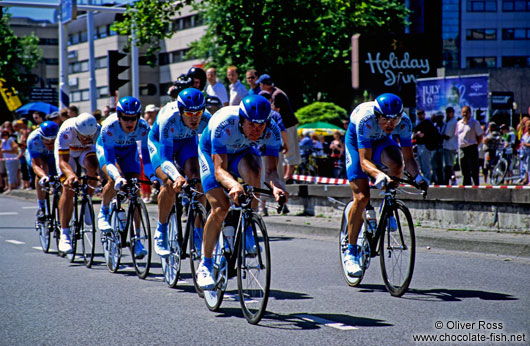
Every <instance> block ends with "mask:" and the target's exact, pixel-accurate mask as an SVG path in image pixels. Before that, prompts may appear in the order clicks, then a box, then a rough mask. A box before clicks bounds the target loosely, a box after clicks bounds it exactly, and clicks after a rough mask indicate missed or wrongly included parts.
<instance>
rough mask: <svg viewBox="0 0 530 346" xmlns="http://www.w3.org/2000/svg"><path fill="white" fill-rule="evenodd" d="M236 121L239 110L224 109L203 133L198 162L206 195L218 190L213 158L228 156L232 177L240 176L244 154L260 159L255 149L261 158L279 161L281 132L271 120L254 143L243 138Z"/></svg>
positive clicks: (214, 117)
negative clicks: (277, 158)
mask: <svg viewBox="0 0 530 346" xmlns="http://www.w3.org/2000/svg"><path fill="white" fill-rule="evenodd" d="M239 119H240V118H239V106H227V107H223V108H221V109H220V110H218V111H217V112H216V113H215V114H214V115H213V117H212V118H211V119H210V122H209V123H208V126H207V127H206V129H204V132H203V133H202V136H201V140H200V143H199V162H200V167H201V180H202V185H203V188H204V191H205V192H207V191H209V190H211V189H213V188H215V187H219V186H220V185H219V184H218V183H217V181H216V180H215V174H214V164H213V159H212V155H214V154H228V170H229V172H230V173H232V174H233V175H235V176H239V172H238V170H237V165H238V163H239V161H240V160H241V158H242V157H243V156H245V155H246V154H247V153H253V154H255V155H258V156H260V153H259V152H258V151H257V147H261V150H262V151H261V152H262V154H261V155H262V156H276V157H278V153H279V150H280V143H281V135H280V128H279V127H278V125H277V124H276V122H275V121H274V120H273V119H271V120H270V121H269V122H268V124H267V127H266V128H265V130H264V131H263V134H262V136H261V137H260V138H259V139H258V140H257V141H255V142H253V141H250V140H249V139H248V138H247V137H245V135H244V134H243V132H242V129H241V128H240V126H239Z"/></svg>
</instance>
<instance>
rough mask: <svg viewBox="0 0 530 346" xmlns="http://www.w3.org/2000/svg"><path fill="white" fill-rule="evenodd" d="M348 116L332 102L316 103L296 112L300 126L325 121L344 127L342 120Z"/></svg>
mask: <svg viewBox="0 0 530 346" xmlns="http://www.w3.org/2000/svg"><path fill="white" fill-rule="evenodd" d="M347 116H348V113H347V112H346V110H345V109H344V108H342V107H339V106H337V105H336V104H334V103H331V102H315V103H312V104H310V105H309V106H305V107H302V108H300V109H299V110H298V111H296V117H297V118H298V121H299V122H300V125H303V124H307V123H314V122H317V121H324V122H327V123H330V124H334V125H337V126H341V127H342V120H343V119H347Z"/></svg>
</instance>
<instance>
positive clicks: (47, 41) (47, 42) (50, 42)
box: [39, 38, 59, 46]
mask: <svg viewBox="0 0 530 346" xmlns="http://www.w3.org/2000/svg"><path fill="white" fill-rule="evenodd" d="M39 45H41V46H57V45H59V40H58V39H56V38H39Z"/></svg>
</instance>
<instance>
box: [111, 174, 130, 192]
mask: <svg viewBox="0 0 530 346" xmlns="http://www.w3.org/2000/svg"><path fill="white" fill-rule="evenodd" d="M126 184H127V180H125V179H124V178H122V177H119V178H118V179H116V182H115V183H114V190H116V191H119V190H121V187H122V186H123V185H126Z"/></svg>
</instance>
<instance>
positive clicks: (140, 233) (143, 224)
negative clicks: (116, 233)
mask: <svg viewBox="0 0 530 346" xmlns="http://www.w3.org/2000/svg"><path fill="white" fill-rule="evenodd" d="M132 218H133V220H129V239H130V240H131V241H130V244H129V246H130V250H131V256H132V258H133V263H134V269H135V271H136V275H137V276H138V277H139V278H140V279H145V278H146V277H147V275H149V269H150V268H151V225H150V223H149V213H148V212H147V208H146V206H145V204H144V202H143V201H142V200H141V199H138V200H137V205H136V207H135V208H134V213H133V216H132ZM136 247H140V248H143V249H145V251H144V252H143V253H142V254H141V255H138V254H136V252H135V251H137V249H136Z"/></svg>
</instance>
